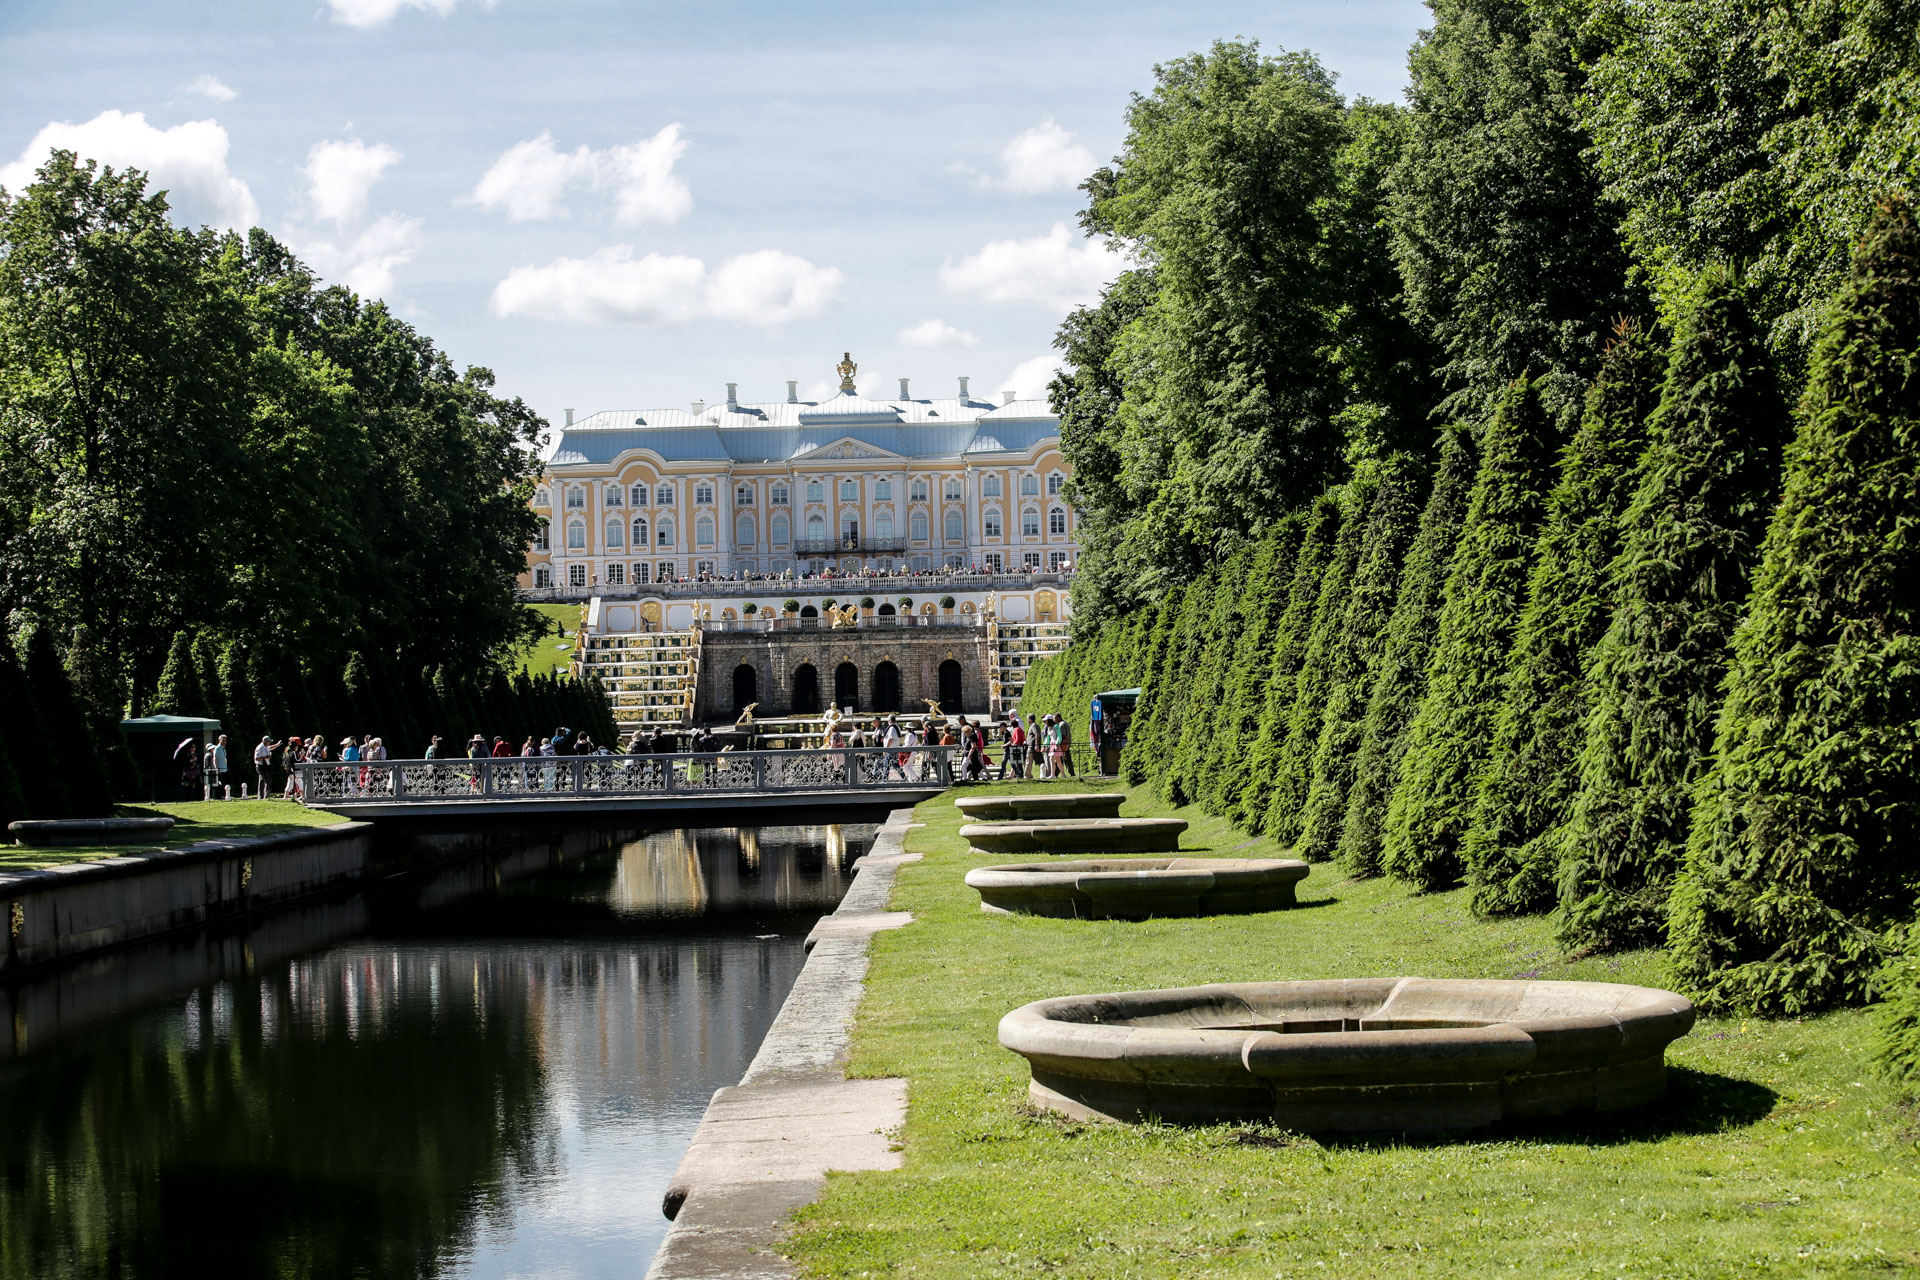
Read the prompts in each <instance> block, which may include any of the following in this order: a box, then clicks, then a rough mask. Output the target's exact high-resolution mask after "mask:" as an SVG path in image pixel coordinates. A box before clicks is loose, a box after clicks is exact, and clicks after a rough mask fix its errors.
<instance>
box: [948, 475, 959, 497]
mask: <svg viewBox="0 0 1920 1280" xmlns="http://www.w3.org/2000/svg"><path fill="white" fill-rule="evenodd" d="M945 492H946V501H948V502H958V501H960V482H959V481H958V480H954V479H949V480H948V481H947V483H946V486H945Z"/></svg>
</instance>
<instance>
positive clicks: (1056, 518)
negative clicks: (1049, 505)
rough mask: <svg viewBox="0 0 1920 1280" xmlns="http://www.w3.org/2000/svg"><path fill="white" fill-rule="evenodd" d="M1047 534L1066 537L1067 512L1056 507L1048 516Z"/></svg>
mask: <svg viewBox="0 0 1920 1280" xmlns="http://www.w3.org/2000/svg"><path fill="white" fill-rule="evenodd" d="M1047 532H1049V533H1053V534H1058V535H1059V536H1061V537H1065V536H1066V533H1067V510H1066V508H1065V507H1055V508H1054V509H1053V510H1052V511H1050V512H1049V513H1048V514H1047Z"/></svg>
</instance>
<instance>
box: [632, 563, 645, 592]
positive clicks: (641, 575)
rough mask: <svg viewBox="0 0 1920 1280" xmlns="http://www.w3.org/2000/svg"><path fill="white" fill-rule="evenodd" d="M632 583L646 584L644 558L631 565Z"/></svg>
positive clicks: (642, 585)
mask: <svg viewBox="0 0 1920 1280" xmlns="http://www.w3.org/2000/svg"><path fill="white" fill-rule="evenodd" d="M633 585H634V586H636V587H644V586H646V585H647V565H646V561H644V560H643V561H641V562H640V563H638V564H636V565H634V566H633Z"/></svg>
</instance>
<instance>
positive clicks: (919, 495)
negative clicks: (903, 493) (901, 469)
mask: <svg viewBox="0 0 1920 1280" xmlns="http://www.w3.org/2000/svg"><path fill="white" fill-rule="evenodd" d="M907 496H908V497H910V498H911V499H913V501H915V502H925V501H926V500H927V480H926V477H925V476H915V477H914V481H913V483H912V484H910V485H908V486H907Z"/></svg>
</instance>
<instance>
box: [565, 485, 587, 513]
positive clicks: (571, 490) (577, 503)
mask: <svg viewBox="0 0 1920 1280" xmlns="http://www.w3.org/2000/svg"><path fill="white" fill-rule="evenodd" d="M567 506H568V508H569V509H572V510H576V511H584V510H586V506H587V491H586V490H585V489H582V488H581V487H580V486H579V485H577V484H576V485H569V486H568V487H567Z"/></svg>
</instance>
